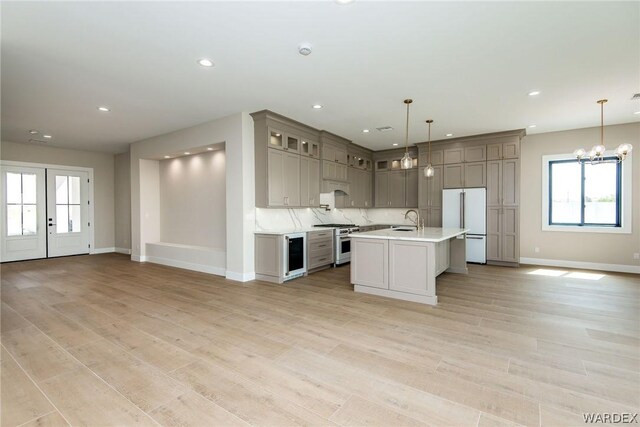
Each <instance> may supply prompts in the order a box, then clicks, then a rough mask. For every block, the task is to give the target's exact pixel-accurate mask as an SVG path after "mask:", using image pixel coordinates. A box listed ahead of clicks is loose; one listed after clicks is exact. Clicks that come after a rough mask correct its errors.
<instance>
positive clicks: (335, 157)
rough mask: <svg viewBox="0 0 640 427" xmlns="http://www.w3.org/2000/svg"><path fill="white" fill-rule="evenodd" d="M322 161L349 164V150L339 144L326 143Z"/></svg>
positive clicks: (323, 148) (323, 147) (323, 146)
mask: <svg viewBox="0 0 640 427" xmlns="http://www.w3.org/2000/svg"><path fill="white" fill-rule="evenodd" d="M322 159H323V160H327V161H329V162H334V163H340V164H342V165H346V164H347V148H346V147H342V146H340V145H337V144H328V143H326V142H325V143H324V144H323V145H322Z"/></svg>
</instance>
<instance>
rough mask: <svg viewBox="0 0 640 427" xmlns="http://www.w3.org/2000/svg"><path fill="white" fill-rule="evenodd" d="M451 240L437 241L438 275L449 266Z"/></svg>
mask: <svg viewBox="0 0 640 427" xmlns="http://www.w3.org/2000/svg"><path fill="white" fill-rule="evenodd" d="M449 241H450V240H445V241H442V242H438V243H436V276H439V275H440V274H442V273H444V272H445V271H446V270H447V269H448V268H449V257H450V252H451V249H450V245H449Z"/></svg>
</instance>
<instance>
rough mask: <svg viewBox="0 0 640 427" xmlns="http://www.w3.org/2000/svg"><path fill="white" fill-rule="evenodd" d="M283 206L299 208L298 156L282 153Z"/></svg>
mask: <svg viewBox="0 0 640 427" xmlns="http://www.w3.org/2000/svg"><path fill="white" fill-rule="evenodd" d="M283 173H284V204H285V206H294V207H295V206H300V156H299V155H297V154H291V153H284V171H283Z"/></svg>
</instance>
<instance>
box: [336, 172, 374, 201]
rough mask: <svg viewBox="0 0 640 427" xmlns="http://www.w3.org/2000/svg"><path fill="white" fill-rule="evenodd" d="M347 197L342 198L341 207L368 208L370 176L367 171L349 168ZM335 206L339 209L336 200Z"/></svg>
mask: <svg viewBox="0 0 640 427" xmlns="http://www.w3.org/2000/svg"><path fill="white" fill-rule="evenodd" d="M348 176H349V195H348V196H346V197H344V198H343V200H344V202H343V205H344V206H343V207H352V208H370V207H373V204H372V203H371V196H372V194H371V180H372V174H371V172H369V171H367V170H360V169H356V168H349V170H348ZM336 206H337V207H339V205H338V201H337V200H336Z"/></svg>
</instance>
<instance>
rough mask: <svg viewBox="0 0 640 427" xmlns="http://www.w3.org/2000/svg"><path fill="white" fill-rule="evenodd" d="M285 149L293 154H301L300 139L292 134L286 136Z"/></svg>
mask: <svg viewBox="0 0 640 427" xmlns="http://www.w3.org/2000/svg"><path fill="white" fill-rule="evenodd" d="M284 137H285V138H284V149H285V151H290V152H292V153H300V145H302V144H300V137H298V136H295V135H290V134H285V136H284Z"/></svg>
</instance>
